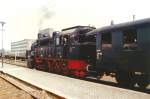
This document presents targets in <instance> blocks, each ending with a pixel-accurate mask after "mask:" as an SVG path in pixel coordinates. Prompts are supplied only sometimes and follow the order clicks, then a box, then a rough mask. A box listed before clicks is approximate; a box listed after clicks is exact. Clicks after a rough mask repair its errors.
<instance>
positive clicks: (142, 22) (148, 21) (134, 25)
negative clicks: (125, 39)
mask: <svg viewBox="0 0 150 99" xmlns="http://www.w3.org/2000/svg"><path fill="white" fill-rule="evenodd" d="M147 25H150V18H146V19H141V20H136V21H132V22H125V23H120V24H116V25H110V26H105V27H101V28H98V29H95V30H93V31H90V32H88V33H87V35H93V34H97V33H104V32H112V31H117V30H124V29H130V28H131V29H132V28H138V27H144V26H147Z"/></svg>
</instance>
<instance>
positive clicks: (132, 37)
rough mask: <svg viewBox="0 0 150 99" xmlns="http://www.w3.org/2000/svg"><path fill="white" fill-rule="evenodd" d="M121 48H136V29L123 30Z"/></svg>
mask: <svg viewBox="0 0 150 99" xmlns="http://www.w3.org/2000/svg"><path fill="white" fill-rule="evenodd" d="M123 48H125V49H131V50H132V49H135V48H137V32H136V30H134V29H133V30H125V31H124V32H123Z"/></svg>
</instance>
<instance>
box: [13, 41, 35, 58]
mask: <svg viewBox="0 0 150 99" xmlns="http://www.w3.org/2000/svg"><path fill="white" fill-rule="evenodd" d="M34 41H35V40H33V39H24V40H21V41H16V42H12V43H11V52H12V53H14V54H16V55H17V56H25V54H26V51H27V50H30V49H31V45H32V43H33V42H34Z"/></svg>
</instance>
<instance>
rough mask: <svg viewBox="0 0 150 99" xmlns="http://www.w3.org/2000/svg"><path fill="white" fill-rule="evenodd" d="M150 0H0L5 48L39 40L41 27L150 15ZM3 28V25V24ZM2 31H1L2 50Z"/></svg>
mask: <svg viewBox="0 0 150 99" xmlns="http://www.w3.org/2000/svg"><path fill="white" fill-rule="evenodd" d="M149 4H150V1H149V0H0V21H4V22H6V24H5V25H4V36H3V38H4V49H7V50H10V48H11V46H10V45H11V42H14V41H18V40H23V39H36V38H37V33H38V30H39V29H44V28H53V29H54V30H59V31H60V30H61V29H63V28H67V27H71V26H75V25H91V26H95V27H97V28H100V27H102V26H107V25H110V22H111V20H114V23H115V24H117V23H122V22H127V21H132V16H133V15H135V19H136V20H138V19H142V18H149V17H150V13H149V9H150V6H149ZM0 29H1V26H0ZM1 38H2V33H1V31H0V49H1V43H2V42H1Z"/></svg>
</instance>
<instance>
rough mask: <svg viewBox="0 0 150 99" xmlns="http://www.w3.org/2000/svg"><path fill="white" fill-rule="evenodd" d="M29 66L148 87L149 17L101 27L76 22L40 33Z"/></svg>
mask: <svg viewBox="0 0 150 99" xmlns="http://www.w3.org/2000/svg"><path fill="white" fill-rule="evenodd" d="M28 67H29V68H36V69H38V70H43V71H47V72H52V73H57V74H61V75H67V76H76V77H80V78H85V77H87V76H94V77H98V78H100V77H103V75H104V74H106V75H109V76H113V77H115V78H116V80H117V82H118V84H120V85H123V86H131V87H133V86H135V84H137V85H138V86H139V87H140V88H146V87H147V86H148V84H149V82H150V19H142V20H137V21H132V22H126V23H121V24H116V25H111V26H105V27H102V28H98V29H96V28H94V27H90V26H75V27H70V28H66V29H63V30H62V31H61V32H57V31H55V32H53V35H52V37H51V36H50V35H48V34H38V39H37V41H36V42H34V43H33V44H32V46H31V52H30V54H29V55H28Z"/></svg>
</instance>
